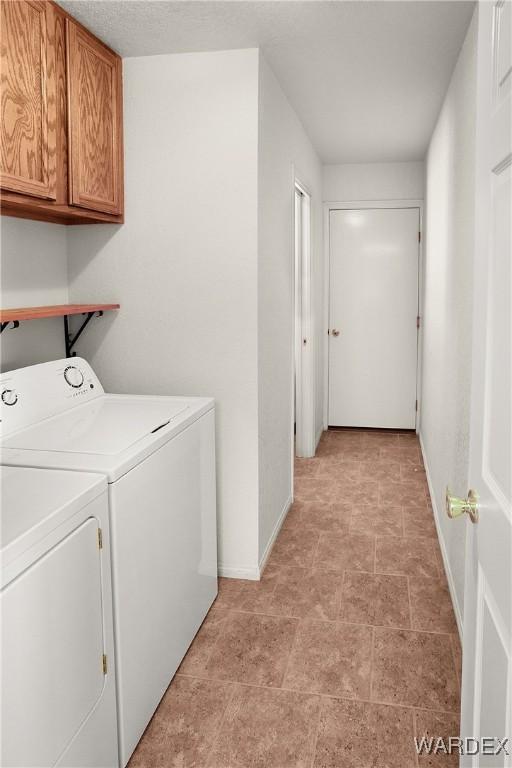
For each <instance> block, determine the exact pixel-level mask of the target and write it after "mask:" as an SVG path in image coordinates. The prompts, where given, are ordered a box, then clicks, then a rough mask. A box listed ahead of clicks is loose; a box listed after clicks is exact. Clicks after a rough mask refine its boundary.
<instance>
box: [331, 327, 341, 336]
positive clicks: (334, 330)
mask: <svg viewBox="0 0 512 768" xmlns="http://www.w3.org/2000/svg"><path fill="white" fill-rule="evenodd" d="M331 333H332V335H333V336H339V335H340V332H339V331H338V329H337V328H333V329H332V331H331Z"/></svg>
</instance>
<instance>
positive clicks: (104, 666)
mask: <svg viewBox="0 0 512 768" xmlns="http://www.w3.org/2000/svg"><path fill="white" fill-rule="evenodd" d="M101 665H102V667H103V674H104V675H106V674H107V656H106V654H105V653H104V654H103V657H102V660H101Z"/></svg>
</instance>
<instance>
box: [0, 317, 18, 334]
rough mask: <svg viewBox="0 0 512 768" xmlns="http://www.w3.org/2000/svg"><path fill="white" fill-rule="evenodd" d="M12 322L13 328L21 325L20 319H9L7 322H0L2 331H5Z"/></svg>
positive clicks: (0, 330)
mask: <svg viewBox="0 0 512 768" xmlns="http://www.w3.org/2000/svg"><path fill="white" fill-rule="evenodd" d="M11 323H12V328H19V327H20V321H19V320H7V321H6V322H5V323H0V333H3V332H4V331H5V329H6V328H8V327H9V326H10V325H11Z"/></svg>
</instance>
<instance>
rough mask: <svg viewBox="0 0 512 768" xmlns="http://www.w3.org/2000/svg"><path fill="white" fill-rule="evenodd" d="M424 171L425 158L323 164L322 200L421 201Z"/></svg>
mask: <svg viewBox="0 0 512 768" xmlns="http://www.w3.org/2000/svg"><path fill="white" fill-rule="evenodd" d="M424 170H425V169H424V163H423V161H418V162H409V163H353V164H351V163H348V164H343V165H324V168H323V199H324V200H325V201H329V202H349V201H350V200H422V199H423V193H424Z"/></svg>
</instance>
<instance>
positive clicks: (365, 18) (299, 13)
mask: <svg viewBox="0 0 512 768" xmlns="http://www.w3.org/2000/svg"><path fill="white" fill-rule="evenodd" d="M60 4H61V5H62V6H63V7H64V8H66V9H67V10H68V11H69V12H70V13H72V14H73V15H74V16H75V17H76V18H78V19H79V20H80V21H82V22H83V23H84V24H85V25H86V26H88V27H89V28H90V29H92V30H93V32H95V33H96V34H97V35H98V37H100V38H101V39H103V40H104V41H105V42H106V43H108V44H109V45H111V46H112V47H113V48H114V49H115V50H117V51H118V52H119V53H120V54H121V55H122V56H148V55H152V54H160V53H183V52H187V51H213V50H222V49H230V48H247V47H260V48H261V49H262V51H263V53H264V56H265V58H266V59H267V61H268V63H269V64H270V66H271V68H272V69H273V70H274V72H275V74H276V76H277V78H278V80H279V81H280V83H281V86H282V88H283V90H284V91H285V93H286V94H287V96H288V98H289V100H290V102H291V103H292V105H293V107H294V108H295V110H296V112H297V114H298V115H299V117H300V119H301V120H302V123H303V125H304V127H305V128H306V131H307V132H308V134H309V136H310V138H311V140H312V142H313V144H314V145H315V147H316V149H317V151H318V154H319V156H320V158H321V159H322V161H323V162H326V163H335V162H374V161H375V162H377V161H381V162H383V161H405V160H416V159H421V158H423V156H424V154H425V151H426V148H427V145H428V141H429V138H430V135H431V133H432V129H433V127H434V124H435V120H436V117H437V114H438V112H439V109H440V106H441V103H442V100H443V96H444V94H445V92H446V89H447V87H448V83H449V80H450V77H451V73H452V71H453V68H454V66H455V62H456V60H457V55H458V52H459V50H460V47H461V45H462V42H463V40H464V36H465V33H466V29H467V26H468V24H469V21H470V18H471V15H472V12H473V9H474V3H473V2H464V0H455V2H451V1H449V0H437V1H435V0H430V1H429V2H419V1H418V2H416V1H415V0H406V1H402V2H394V1H392V0H390V1H389V2H386V1H384V0H377V1H375V0H366V1H365V0H359V1H358V2H357V1H350V0H348V1H347V0H311V1H310V2H296V1H295V0H279V1H278V2H275V1H273V0H267V1H264V2H252V0H247V1H244V2H238V1H237V0H234V1H233V2H217V0H209V1H208V2H204V1H202V0H183V1H182V2H175V1H172V2H169V0H64V1H62V0H61V1H60Z"/></svg>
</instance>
